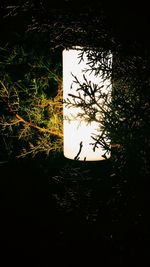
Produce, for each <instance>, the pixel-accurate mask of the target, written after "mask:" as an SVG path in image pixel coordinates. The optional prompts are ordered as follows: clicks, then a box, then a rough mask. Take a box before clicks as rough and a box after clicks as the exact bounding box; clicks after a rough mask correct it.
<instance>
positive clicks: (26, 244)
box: [0, 1, 150, 266]
mask: <svg viewBox="0 0 150 267" xmlns="http://www.w3.org/2000/svg"><path fill="white" fill-rule="evenodd" d="M71 3H72V1H64V2H63V4H62V6H61V5H60V6H59V7H57V6H56V5H55V4H51V5H49V4H48V1H41V4H38V3H37V2H36V1H32V3H31V1H23V2H22V3H20V2H19V1H14V3H13V4H12V2H11V3H9V1H2V2H1V14H2V16H1V31H2V29H3V31H2V34H1V37H2V38H1V51H0V80H1V85H0V87H1V89H0V90H1V91H0V101H1V102H0V105H1V108H0V122H1V126H0V127H1V128H0V129H1V132H0V138H1V140H0V176H1V178H0V194H1V235H0V236H1V237H0V238H1V240H0V241H1V245H2V250H1V254H2V256H4V258H5V263H6V262H7V261H11V262H15V263H16V264H18V265H19V266H23V265H28V266H30V265H31V266H51V265H52V266H53V265H54V266H57V265H58V264H62V263H64V264H65V265H66V266H75V265H79V266H80V265H81V264H82V265H83V266H86V265H87V264H88V263H89V264H90V265H91V266H96V264H97V265H100V266H101V265H102V264H103V263H104V266H107V265H108V266H130V265H132V266H134V265H135V264H137V263H140V264H142V265H144V266H145V265H146V264H147V261H148V257H149V249H150V245H149V241H150V230H149V224H150V220H149V200H150V199H149V186H150V184H149V172H150V170H149V153H150V152H149V151H150V142H149V137H150V134H149V129H150V127H149V121H150V120H149V98H150V91H149V86H150V78H149V58H150V54H149V43H148V38H147V16H146V14H145V13H144V15H142V12H143V11H145V10H146V8H145V9H144V8H143V9H142V7H141V8H139V9H138V7H137V9H135V7H134V8H133V7H130V10H128V8H127V6H125V5H124V8H122V9H121V7H120V13H118V11H116V9H115V6H109V8H108V9H107V5H106V4H105V3H103V1H102V3H101V4H98V5H96V3H94V2H93V4H89V3H88V2H87V1H86V2H85V1H83V5H80V11H79V6H78V5H77V3H76V4H74V5H73V7H72V6H71ZM8 7H9V8H8ZM112 8H113V12H111V11H112ZM136 12H137V13H136ZM145 12H146V11H145ZM126 16H127V17H128V20H126ZM139 16H140V20H139ZM118 24H120V26H121V27H120V28H119V26H118ZM2 27H3V28H2ZM74 44H78V45H81V46H84V47H85V49H86V50H87V52H88V51H89V50H88V49H89V47H90V48H91V47H97V48H98V49H97V50H95V52H94V53H93V55H90V54H89V56H92V60H93V62H95V61H98V62H99V61H101V60H102V55H103V53H104V52H107V51H110V50H111V51H112V53H113V57H114V61H113V64H114V65H113V101H112V103H111V112H109V114H108V113H107V112H106V113H105V114H104V122H103V123H104V128H105V129H106V131H107V133H108V134H109V135H110V137H111V139H112V140H113V144H114V146H113V147H112V158H111V159H110V160H106V161H103V162H79V161H71V160H68V159H65V158H64V157H63V155H62V128H61V127H62V124H61V120H62V113H61V112H62V105H61V104H62V103H61V101H62V99H61V93H62V87H61V77H62V74H61V52H62V49H63V48H68V47H71V46H72V45H74ZM106 66H107V64H106ZM97 71H99V69H97ZM108 74H109V73H108ZM49 88H50V90H49ZM56 100H57V101H56ZM56 102H57V105H55V103H56ZM16 115H19V116H18V117H17V116H16ZM21 119H22V120H24V121H22V120H21ZM8 124H9V125H8ZM41 129H45V130H44V131H43V130H41ZM31 259H32V260H31ZM6 266H7V263H6Z"/></svg>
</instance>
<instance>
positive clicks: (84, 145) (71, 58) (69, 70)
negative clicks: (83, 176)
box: [63, 47, 111, 161]
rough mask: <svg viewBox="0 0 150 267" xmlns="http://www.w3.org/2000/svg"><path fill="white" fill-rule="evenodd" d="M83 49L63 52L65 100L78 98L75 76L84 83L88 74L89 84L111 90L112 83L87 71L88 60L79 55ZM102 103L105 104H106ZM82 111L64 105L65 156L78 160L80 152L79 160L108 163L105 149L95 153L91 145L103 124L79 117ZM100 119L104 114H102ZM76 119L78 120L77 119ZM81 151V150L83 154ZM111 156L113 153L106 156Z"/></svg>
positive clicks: (104, 90)
mask: <svg viewBox="0 0 150 267" xmlns="http://www.w3.org/2000/svg"><path fill="white" fill-rule="evenodd" d="M80 49H81V48H79V47H78V49H76V48H75V49H69V50H66V49H65V50H63V99H64V100H66V99H71V100H72V98H71V97H70V96H68V94H69V93H71V94H73V95H78V92H77V91H76V90H77V88H78V84H76V83H75V82H74V80H75V79H74V77H73V76H72V74H73V75H74V76H76V77H77V79H78V80H79V82H80V83H81V84H82V83H84V82H85V81H84V78H83V74H84V75H85V77H86V79H87V80H88V81H91V82H92V83H94V84H101V85H103V89H102V90H103V92H106V91H108V90H109V92H110V90H111V86H108V85H110V80H108V79H107V80H105V81H104V80H102V78H101V77H99V76H95V75H94V73H93V72H92V73H90V72H85V69H86V68H87V67H88V65H87V62H88V60H87V57H86V55H84V60H83V61H81V62H80V63H79V61H80V59H79V53H80V52H81V51H80ZM100 101H101V100H99V103H100V104H101V105H103V103H102V102H100ZM81 112H82V109H80V108H73V107H69V108H68V107H67V106H66V105H65V104H64V108H63V116H64V122H63V127H64V156H65V157H67V158H69V159H75V157H76V156H77V155H78V153H79V152H80V153H79V158H78V160H86V161H97V160H104V157H102V155H104V152H105V151H104V150H103V148H102V147H101V146H99V147H98V148H97V149H96V150H95V151H93V145H91V144H90V143H94V141H93V139H92V138H91V135H93V134H94V133H95V134H100V133H101V131H100V124H99V123H98V122H91V123H87V122H86V121H85V119H83V118H79V117H78V114H79V113H81ZM98 116H100V113H99V114H98ZM75 117H76V118H75ZM80 150H81V151H80ZM106 156H107V157H110V155H109V154H107V155H106Z"/></svg>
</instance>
